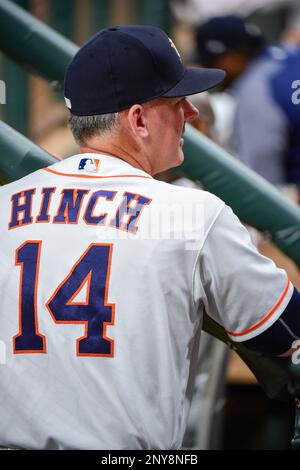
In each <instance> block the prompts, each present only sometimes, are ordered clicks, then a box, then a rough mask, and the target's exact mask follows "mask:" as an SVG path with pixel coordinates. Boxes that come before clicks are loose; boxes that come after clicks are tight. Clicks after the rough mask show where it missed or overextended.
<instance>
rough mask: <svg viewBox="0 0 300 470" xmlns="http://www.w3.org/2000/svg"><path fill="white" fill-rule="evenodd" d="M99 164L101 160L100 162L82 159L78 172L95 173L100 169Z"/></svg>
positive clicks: (95, 159) (94, 159) (92, 159)
mask: <svg viewBox="0 0 300 470" xmlns="http://www.w3.org/2000/svg"><path fill="white" fill-rule="evenodd" d="M99 164H100V160H98V159H97V158H82V159H81V160H80V163H79V166H78V170H80V171H88V172H90V173H95V172H96V171H98V169H99Z"/></svg>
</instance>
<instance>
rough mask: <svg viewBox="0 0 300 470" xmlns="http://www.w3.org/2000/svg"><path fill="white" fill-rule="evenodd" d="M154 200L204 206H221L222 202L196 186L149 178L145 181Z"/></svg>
mask: <svg viewBox="0 0 300 470" xmlns="http://www.w3.org/2000/svg"><path fill="white" fill-rule="evenodd" d="M147 186H148V187H149V189H150V190H151V193H152V194H153V197H155V198H156V200H158V201H159V200H161V201H164V202H167V201H169V202H178V203H181V204H193V203H194V204H204V205H206V206H208V205H212V206H216V207H219V206H223V205H224V202H223V201H222V200H221V199H220V198H219V197H217V196H215V195H214V194H212V193H209V192H208V191H205V190H203V189H201V188H197V187H184V186H179V185H176V183H175V184H170V183H165V182H163V181H158V180H155V179H153V180H151V181H148V182H147Z"/></svg>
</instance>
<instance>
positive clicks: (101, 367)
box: [0, 154, 293, 449]
mask: <svg viewBox="0 0 300 470" xmlns="http://www.w3.org/2000/svg"><path fill="white" fill-rule="evenodd" d="M0 218H1V228H0V247H1V255H0V259H1V263H0V289H1V297H0V306H1V309H0V311H1V313H0V340H1V343H0V345H1V356H0V371H1V380H0V416H1V419H0V445H2V446H7V447H21V448H28V449H177V448H179V447H180V446H181V442H182V437H183V433H184V431H185V426H186V420H187V413H188V409H189V399H190V397H191V394H192V385H193V378H194V374H195V364H196V360H195V359H196V358H197V355H198V347H199V339H200V331H201V325H202V314H203V310H204V309H205V310H206V312H207V313H208V314H209V315H210V316H211V317H212V318H214V319H215V320H216V321H217V322H219V323H220V324H222V325H223V326H224V327H225V329H226V330H227V331H228V332H229V335H230V336H231V337H232V338H233V339H234V340H236V341H244V340H247V339H249V338H252V337H255V336H256V335H259V334H260V333H262V332H263V331H265V330H266V329H267V328H268V327H269V326H270V325H272V324H273V323H274V322H275V321H276V319H277V318H278V317H279V316H280V315H281V313H282V312H283V310H284V309H285V307H286V305H287V304H288V302H289V300H290V297H291V295H292V291H293V286H292V285H291V283H290V282H289V280H288V279H287V276H286V273H285V272H284V271H282V270H280V269H277V268H275V266H274V264H273V263H272V262H271V261H270V260H268V259H266V258H264V257H262V256H260V255H258V253H257V252H256V249H255V248H254V246H253V245H252V244H251V242H250V239H249V236H248V233H247V231H246V229H244V227H243V226H242V225H241V224H240V223H239V221H238V219H237V218H236V217H235V216H234V215H233V213H232V211H231V210H230V209H229V208H228V207H226V206H225V204H224V203H223V202H222V201H221V200H220V199H218V198H217V197H215V196H213V195H212V194H209V193H207V192H204V191H201V190H196V189H188V188H180V187H176V186H173V185H169V184H166V183H163V182H160V181H156V180H155V179H153V178H152V177H151V176H149V175H148V174H146V173H145V172H143V171H141V170H138V169H136V168H133V167H132V166H131V165H129V164H127V163H125V162H123V161H122V160H120V159H118V158H116V157H111V156H105V155H100V154H81V155H75V156H73V157H70V158H68V159H67V160H65V161H62V162H58V163H56V164H54V165H52V166H50V167H49V168H45V169H42V170H39V171H37V172H35V173H33V174H31V175H29V176H26V177H25V178H22V179H21V180H19V181H16V182H14V183H11V184H8V185H6V186H4V187H2V188H1V189H0Z"/></svg>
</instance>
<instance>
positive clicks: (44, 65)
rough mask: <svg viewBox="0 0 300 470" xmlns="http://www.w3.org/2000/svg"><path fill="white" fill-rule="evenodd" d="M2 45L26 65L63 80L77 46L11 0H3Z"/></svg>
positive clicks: (0, 18)
mask: <svg viewBox="0 0 300 470" xmlns="http://www.w3.org/2000/svg"><path fill="white" fill-rule="evenodd" d="M0 49H1V50H2V51H3V52H4V53H5V54H7V55H8V56H9V57H10V58H12V59H13V60H14V61H16V62H17V63H19V64H22V65H23V66H24V67H30V70H31V71H33V72H36V73H38V74H39V75H41V76H43V77H45V78H47V79H48V80H58V81H59V82H63V80H64V73H65V69H66V65H67V63H68V62H69V61H70V59H71V58H72V57H73V55H74V54H75V53H76V51H77V49H78V48H77V46H76V45H75V44H73V43H72V42H71V41H69V40H68V39H66V38H64V37H63V36H62V35H61V34H59V33H57V32H56V31H54V30H53V29H52V28H50V27H49V26H47V25H45V24H44V23H42V22H41V21H39V20H38V19H36V18H34V16H32V15H30V14H29V13H27V12H26V11H25V10H24V9H23V8H20V7H19V6H18V5H16V4H14V3H13V2H10V1H8V0H1V1H0Z"/></svg>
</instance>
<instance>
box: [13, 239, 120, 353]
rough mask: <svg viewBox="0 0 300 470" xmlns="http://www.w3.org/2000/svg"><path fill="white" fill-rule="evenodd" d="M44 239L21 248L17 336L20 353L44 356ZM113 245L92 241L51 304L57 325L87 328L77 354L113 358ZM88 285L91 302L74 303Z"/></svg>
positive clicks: (16, 350)
mask: <svg viewBox="0 0 300 470" xmlns="http://www.w3.org/2000/svg"><path fill="white" fill-rule="evenodd" d="M41 250H42V241H39V240H30V241H26V242H25V243H23V244H22V245H21V246H20V247H19V248H18V249H17V250H16V265H17V266H20V268H21V269H20V283H19V333H18V334H16V335H15V336H14V338H13V348H14V353H15V354H24V353H45V352H46V337H45V336H44V335H43V334H42V332H40V331H39V329H38V316H39V312H38V311H37V290H38V280H39V269H40V254H41ZM112 251H113V246H112V244H100V243H92V244H91V245H90V246H89V247H88V248H87V250H86V251H85V252H84V253H83V254H82V256H81V257H80V258H79V259H78V260H77V261H76V263H75V264H74V265H73V267H72V268H71V270H70V272H69V274H68V275H67V276H66V277H65V278H64V279H63V280H62V282H61V283H60V284H59V285H58V287H57V288H56V289H55V291H54V292H53V294H52V295H51V297H50V298H49V300H48V301H47V302H46V304H45V305H46V308H47V309H48V311H49V313H50V315H51V317H52V319H53V321H54V322H55V323H58V324H60V323H73V324H83V325H85V332H84V336H82V337H81V338H78V339H77V340H76V343H77V344H76V346H77V347H76V351H77V355H78V356H106V357H112V356H113V355H114V342H113V340H112V339H110V338H108V337H107V336H106V327H107V325H113V324H114V312H115V306H114V304H109V303H108V302H107V297H108V284H109V277H110V266H111V258H112ZM85 285H86V299H85V300H84V301H75V300H74V299H75V298H76V296H77V294H78V293H79V292H80V291H81V290H82V289H83V287H84V286H85Z"/></svg>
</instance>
